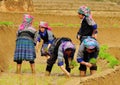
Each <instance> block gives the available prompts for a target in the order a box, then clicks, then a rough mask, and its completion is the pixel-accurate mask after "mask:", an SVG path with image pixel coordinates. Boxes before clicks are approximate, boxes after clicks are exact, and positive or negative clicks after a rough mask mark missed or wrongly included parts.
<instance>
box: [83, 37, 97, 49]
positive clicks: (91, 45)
mask: <svg viewBox="0 0 120 85" xmlns="http://www.w3.org/2000/svg"><path fill="white" fill-rule="evenodd" d="M83 43H84V45H85V47H86V48H88V49H94V48H95V47H96V46H97V42H96V40H95V39H93V38H90V37H88V38H86V39H85V40H83Z"/></svg>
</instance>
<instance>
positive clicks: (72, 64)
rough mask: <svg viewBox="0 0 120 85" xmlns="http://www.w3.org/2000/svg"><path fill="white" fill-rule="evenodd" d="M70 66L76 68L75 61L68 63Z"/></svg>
mask: <svg viewBox="0 0 120 85" xmlns="http://www.w3.org/2000/svg"><path fill="white" fill-rule="evenodd" d="M70 66H73V67H76V66H78V64H77V62H76V61H75V60H72V61H71V63H70Z"/></svg>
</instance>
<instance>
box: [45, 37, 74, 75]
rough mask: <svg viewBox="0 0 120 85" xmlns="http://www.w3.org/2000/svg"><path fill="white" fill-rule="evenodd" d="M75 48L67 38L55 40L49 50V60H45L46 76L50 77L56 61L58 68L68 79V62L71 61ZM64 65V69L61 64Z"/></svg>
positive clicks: (69, 69)
mask: <svg viewBox="0 0 120 85" xmlns="http://www.w3.org/2000/svg"><path fill="white" fill-rule="evenodd" d="M74 53H75V46H74V44H73V43H72V41H71V39H69V38H64V37H62V38H56V39H55V40H54V42H53V44H52V45H51V47H50V49H49V55H50V58H49V59H48V60H47V67H46V75H50V73H51V70H52V67H53V64H54V63H55V62H56V60H58V66H59V67H60V68H61V70H62V71H63V72H64V73H65V74H66V75H67V77H70V71H71V68H70V62H71V61H72V60H73V57H74ZM64 61H65V64H66V68H64V66H63V64H64Z"/></svg>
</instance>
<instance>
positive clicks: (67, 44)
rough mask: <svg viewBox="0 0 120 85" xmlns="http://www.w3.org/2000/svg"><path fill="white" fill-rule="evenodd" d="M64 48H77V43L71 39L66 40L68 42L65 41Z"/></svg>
mask: <svg viewBox="0 0 120 85" xmlns="http://www.w3.org/2000/svg"><path fill="white" fill-rule="evenodd" d="M62 48H63V50H66V49H69V48H71V49H74V50H75V45H74V44H73V43H72V42H70V41H66V42H64V43H63V45H62Z"/></svg>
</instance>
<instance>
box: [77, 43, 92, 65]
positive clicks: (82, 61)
mask: <svg viewBox="0 0 120 85" xmlns="http://www.w3.org/2000/svg"><path fill="white" fill-rule="evenodd" d="M84 48H85V46H84V43H82V44H81V45H80V47H79V50H78V55H77V62H78V63H80V64H83V65H86V66H87V67H91V66H92V64H90V63H88V62H85V61H84V60H83V56H84V54H83V51H84Z"/></svg>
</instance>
